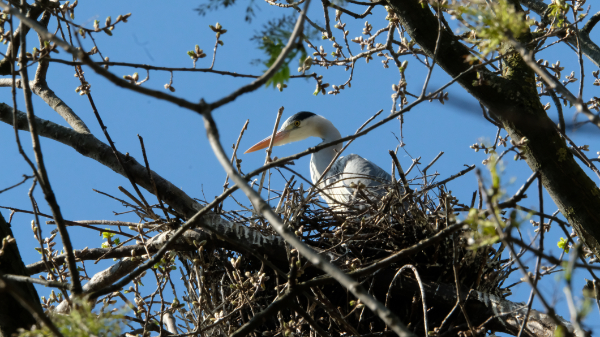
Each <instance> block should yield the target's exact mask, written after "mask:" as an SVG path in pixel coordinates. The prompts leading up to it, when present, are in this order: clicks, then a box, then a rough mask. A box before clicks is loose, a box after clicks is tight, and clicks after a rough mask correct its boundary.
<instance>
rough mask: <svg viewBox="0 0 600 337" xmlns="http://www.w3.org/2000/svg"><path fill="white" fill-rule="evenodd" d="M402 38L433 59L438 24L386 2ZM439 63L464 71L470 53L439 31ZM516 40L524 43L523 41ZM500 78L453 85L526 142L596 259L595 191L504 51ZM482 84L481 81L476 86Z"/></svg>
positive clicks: (486, 76)
mask: <svg viewBox="0 0 600 337" xmlns="http://www.w3.org/2000/svg"><path fill="white" fill-rule="evenodd" d="M388 4H389V5H390V6H391V8H393V10H394V11H395V12H396V14H397V15H398V16H399V18H400V23H401V24H402V25H403V26H404V28H405V29H406V31H407V33H408V34H410V36H411V37H412V39H413V40H414V41H415V42H417V43H418V44H419V45H420V46H421V48H422V49H423V50H424V51H425V52H426V53H427V54H428V55H429V56H430V57H433V54H434V51H435V46H436V39H437V34H438V32H437V28H436V29H432V27H437V19H436V17H435V16H434V15H433V13H432V12H431V10H430V9H429V8H428V7H427V6H426V7H425V8H423V7H422V6H421V4H420V3H419V1H418V0H388ZM442 29H443V32H442V39H441V40H440V45H439V48H440V49H439V53H440V55H444V57H441V58H439V59H438V64H439V65H440V67H441V68H442V69H444V71H446V72H447V73H448V74H449V75H450V76H453V77H454V76H456V75H458V74H460V73H461V72H463V71H465V70H466V69H468V67H469V64H468V63H466V62H465V60H466V59H467V57H469V56H470V55H471V54H470V51H469V49H468V48H467V47H466V46H464V45H463V44H462V43H460V41H459V40H458V39H457V38H456V37H455V36H454V35H453V34H452V32H450V31H448V30H446V29H444V28H442ZM517 39H523V40H525V42H526V40H527V37H526V36H523V37H517ZM521 43H523V41H521ZM504 54H505V55H507V57H506V62H505V65H506V71H505V73H504V76H505V77H498V76H496V75H493V74H491V73H489V72H488V71H486V70H481V71H480V73H479V78H477V76H476V75H475V74H471V73H469V74H465V75H464V76H462V77H461V78H460V79H459V80H458V81H459V83H460V84H461V85H462V86H463V87H464V88H465V89H466V90H467V91H468V92H469V93H470V94H471V95H473V96H474V97H475V98H476V99H478V100H479V101H480V102H481V103H482V104H484V105H485V106H486V107H487V108H488V109H490V111H491V112H492V113H493V114H494V115H496V116H497V117H498V119H499V120H500V121H501V122H502V124H503V127H504V128H505V129H506V130H507V131H508V133H509V135H510V136H511V138H512V139H513V140H515V141H520V140H521V139H523V138H525V139H526V140H527V142H526V145H525V146H524V147H523V154H524V155H525V157H526V161H527V164H528V165H529V167H530V168H531V169H532V171H537V170H539V172H540V175H541V179H542V182H543V184H544V187H545V188H546V190H547V191H548V193H549V194H550V196H551V197H552V199H553V200H554V202H555V203H556V204H557V205H558V207H559V209H560V211H561V213H562V214H563V215H564V216H565V217H566V218H567V220H568V221H569V223H571V224H572V225H573V226H574V228H575V230H576V231H577V233H578V234H579V236H580V237H581V238H582V240H583V241H584V242H585V244H586V245H587V246H588V247H589V248H590V249H592V251H594V253H595V254H596V255H598V256H600V244H599V242H600V227H599V226H598V225H597V224H598V223H599V222H600V214H598V212H597V211H596V210H598V209H600V190H598V188H597V187H596V184H595V183H594V182H593V181H592V180H591V179H590V178H589V177H588V176H587V175H586V174H585V172H584V171H583V169H582V168H581V167H580V166H579V165H578V164H577V163H576V162H575V160H574V158H573V156H572V155H571V153H570V152H569V150H568V148H567V146H566V144H565V142H564V140H563V139H561V137H560V136H559V135H558V133H557V132H556V130H555V127H554V123H553V122H552V121H551V120H550V119H549V118H548V116H547V114H546V112H545V110H544V108H543V106H542V104H541V102H540V99H539V97H538V94H537V90H536V87H535V74H534V73H533V71H532V70H531V69H530V68H529V66H528V65H527V64H526V63H525V62H524V61H523V59H522V58H521V56H520V55H518V54H515V53H512V52H511V50H506V51H504ZM481 80H483V82H482V81H481Z"/></svg>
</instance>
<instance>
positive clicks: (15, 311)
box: [0, 213, 42, 337]
mask: <svg viewBox="0 0 600 337" xmlns="http://www.w3.org/2000/svg"><path fill="white" fill-rule="evenodd" d="M9 235H10V236H11V237H13V238H14V236H13V233H12V231H11V230H10V225H9V224H8V223H7V222H6V221H5V220H4V218H3V217H2V214H1V213H0V238H1V239H2V240H4V238H6V237H8V236H9ZM3 251H4V254H3V255H0V274H14V275H23V276H29V275H28V274H27V271H26V269H25V264H24V263H23V260H22V259H21V254H20V253H19V248H18V247H17V244H16V242H15V243H12V244H9V243H5V244H4V249H3ZM6 282H10V281H6ZM11 284H12V286H13V287H14V288H17V289H18V290H20V292H21V295H22V296H24V297H25V298H26V299H27V301H29V302H30V303H32V304H33V305H35V306H38V307H39V309H40V311H41V310H42V307H41V305H40V298H39V296H38V293H37V291H36V290H35V288H34V287H33V284H31V283H24V282H11ZM33 324H35V319H34V318H33V316H32V315H31V314H30V313H29V311H27V310H26V309H25V308H23V307H22V306H21V305H20V304H19V303H18V302H17V300H15V299H14V298H13V297H12V296H11V294H10V293H8V292H2V291H0V337H10V336H12V334H13V333H17V329H19V328H23V329H29V328H31V326H32V325H33Z"/></svg>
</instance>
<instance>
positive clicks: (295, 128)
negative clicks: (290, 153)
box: [244, 111, 333, 153]
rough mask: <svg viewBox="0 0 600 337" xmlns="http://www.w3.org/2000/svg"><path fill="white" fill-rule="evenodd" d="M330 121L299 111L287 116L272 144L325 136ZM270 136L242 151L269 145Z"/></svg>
mask: <svg viewBox="0 0 600 337" xmlns="http://www.w3.org/2000/svg"><path fill="white" fill-rule="evenodd" d="M332 126H333V125H332V124H331V122H330V121H328V120H327V119H325V118H324V117H322V116H319V115H316V114H314V113H312V112H306V111H303V112H299V113H297V114H295V115H293V116H292V117H290V118H288V119H287V120H286V121H285V122H284V123H283V125H282V126H281V128H279V131H277V133H276V134H275V138H274V140H273V146H279V145H284V144H288V143H293V142H297V141H300V140H303V139H306V138H308V137H311V136H312V137H318V138H322V139H324V138H326V132H327V130H328V129H329V128H330V127H332ZM270 142H271V137H267V138H265V139H263V140H261V141H260V142H258V143H256V144H254V146H252V147H251V148H249V149H248V150H247V151H246V152H244V153H250V152H254V151H258V150H261V149H266V148H267V147H269V143H270Z"/></svg>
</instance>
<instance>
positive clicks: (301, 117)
mask: <svg viewBox="0 0 600 337" xmlns="http://www.w3.org/2000/svg"><path fill="white" fill-rule="evenodd" d="M308 137H317V138H321V140H322V142H321V144H323V143H329V142H332V141H335V140H338V139H340V138H342V136H341V134H340V132H339V131H338V129H337V128H336V127H335V126H333V123H331V122H330V121H329V120H327V119H326V118H325V117H323V116H320V115H317V114H314V113H312V112H306V111H303V112H299V113H297V114H295V115H293V116H291V117H290V118H288V119H287V120H286V121H285V122H284V123H283V125H282V126H281V128H280V129H279V130H278V131H277V133H276V134H275V137H274V138H275V139H274V140H273V146H279V145H284V144H288V143H292V142H297V141H300V140H303V139H306V138H308ZM270 141H271V137H267V138H265V139H263V140H262V141H260V142H258V143H256V144H255V145H254V146H252V147H251V148H249V149H248V150H247V151H246V152H244V153H250V152H254V151H258V150H261V149H264V148H267V147H268V146H269V143H270ZM342 147H343V146H342V144H341V143H339V144H336V145H332V146H329V147H326V148H324V149H322V150H320V151H317V152H315V153H313V154H312V157H311V159H310V177H311V180H312V182H313V184H314V185H316V186H317V187H318V188H319V189H320V190H321V191H322V192H321V196H322V197H323V198H324V199H325V201H326V202H327V204H329V206H330V207H332V208H338V209H339V207H340V206H342V207H343V208H345V206H348V205H351V204H353V203H355V202H356V201H357V200H359V199H360V196H362V197H365V196H366V197H367V198H369V199H371V200H372V199H374V198H380V197H381V196H382V195H383V194H384V193H385V192H386V188H385V187H386V186H387V185H389V184H390V183H391V181H392V178H391V176H390V175H389V174H388V173H387V172H386V171H384V170H383V169H382V168H380V167H379V166H377V165H375V164H373V163H372V162H370V161H369V160H367V159H365V158H363V157H361V156H359V155H356V154H350V155H347V156H345V157H340V158H339V159H337V160H336V161H335V163H333V165H332V166H331V168H330V169H329V171H327V172H325V176H324V177H323V179H321V176H322V175H323V172H324V171H325V170H326V168H327V166H329V164H330V163H331V161H332V160H333V159H334V158H335V156H336V154H337V153H338V152H339V151H341V149H342ZM357 187H358V188H357ZM359 190H360V191H359ZM357 195H358V196H359V198H357ZM360 208H362V207H360Z"/></svg>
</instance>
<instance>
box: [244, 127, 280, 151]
mask: <svg viewBox="0 0 600 337" xmlns="http://www.w3.org/2000/svg"><path fill="white" fill-rule="evenodd" d="M289 134H290V132H289V131H286V130H284V131H278V132H277V133H276V134H275V139H274V140H273V146H277V145H282V144H281V143H282V141H283V140H285V139H286V138H287V137H288V135H289ZM270 142H271V137H267V138H265V139H263V140H261V141H260V142H258V143H256V144H254V145H253V146H252V147H251V148H249V149H248V150H246V152H244V154H246V153H250V152H254V151H258V150H262V149H266V148H267V147H269V143H270ZM283 144H285V143H283Z"/></svg>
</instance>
